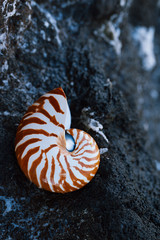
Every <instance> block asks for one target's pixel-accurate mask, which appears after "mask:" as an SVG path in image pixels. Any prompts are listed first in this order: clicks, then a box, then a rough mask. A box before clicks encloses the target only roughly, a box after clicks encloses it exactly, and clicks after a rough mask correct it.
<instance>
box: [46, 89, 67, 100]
mask: <svg viewBox="0 0 160 240" xmlns="http://www.w3.org/2000/svg"><path fill="white" fill-rule="evenodd" d="M48 93H51V94H58V95H62V96H63V97H65V98H66V95H65V93H64V91H63V89H62V88H61V87H59V88H56V89H53V90H51V91H50V92H48Z"/></svg>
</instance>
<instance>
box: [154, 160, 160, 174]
mask: <svg viewBox="0 0 160 240" xmlns="http://www.w3.org/2000/svg"><path fill="white" fill-rule="evenodd" d="M155 163H156V169H157V170H158V171H160V162H159V161H157V160H156V161H155Z"/></svg>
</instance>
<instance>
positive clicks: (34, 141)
mask: <svg viewBox="0 0 160 240" xmlns="http://www.w3.org/2000/svg"><path fill="white" fill-rule="evenodd" d="M39 141H41V139H39V138H32V139H29V140H27V141H26V142H24V143H22V144H21V145H19V146H18V147H17V149H16V152H17V153H18V152H20V153H21V154H20V156H22V155H23V152H24V150H25V149H26V147H27V146H28V145H30V144H32V143H36V142H39Z"/></svg>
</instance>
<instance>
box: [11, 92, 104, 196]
mask: <svg viewBox="0 0 160 240" xmlns="http://www.w3.org/2000/svg"><path fill="white" fill-rule="evenodd" d="M70 125H71V114H70V110H69V106H68V103H67V99H66V95H65V93H64V91H63V90H62V88H56V89H54V90H52V91H50V92H48V93H46V94H44V95H43V96H42V97H40V98H39V99H38V100H37V101H36V102H34V103H33V105H32V106H30V107H29V108H28V111H27V112H26V114H25V115H24V117H23V118H22V120H21V122H20V125H19V126H18V130H17V134H16V140H15V152H16V156H17V160H18V163H19V166H20V168H21V169H22V171H23V172H24V174H25V175H26V176H27V177H28V178H29V179H30V181H32V182H33V183H34V184H36V185H37V186H38V187H39V188H43V189H45V190H48V191H52V192H59V193H66V192H72V191H75V190H77V189H80V188H82V187H83V186H85V185H86V184H87V183H88V182H89V181H90V180H91V179H92V178H93V177H94V175H95V173H96V172H97V170H98V167H99V163H100V154H99V149H98V146H97V144H96V142H95V141H94V139H93V138H92V137H91V136H90V135H89V134H87V133H86V132H84V131H82V130H78V129H70Z"/></svg>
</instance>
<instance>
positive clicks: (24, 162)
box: [18, 147, 40, 178]
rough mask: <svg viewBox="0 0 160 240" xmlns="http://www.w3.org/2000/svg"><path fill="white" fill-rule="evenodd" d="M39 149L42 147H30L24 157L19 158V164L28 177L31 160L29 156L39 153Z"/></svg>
mask: <svg viewBox="0 0 160 240" xmlns="http://www.w3.org/2000/svg"><path fill="white" fill-rule="evenodd" d="M39 149H40V147H35V148H34V149H30V150H29V151H28V152H27V154H26V155H25V157H24V158H23V159H22V158H18V162H19V165H20V167H21V169H22V171H23V172H24V174H25V175H26V176H27V177H28V178H29V176H28V161H29V158H30V157H31V156H32V155H33V154H35V153H37V152H38V151H39Z"/></svg>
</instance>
